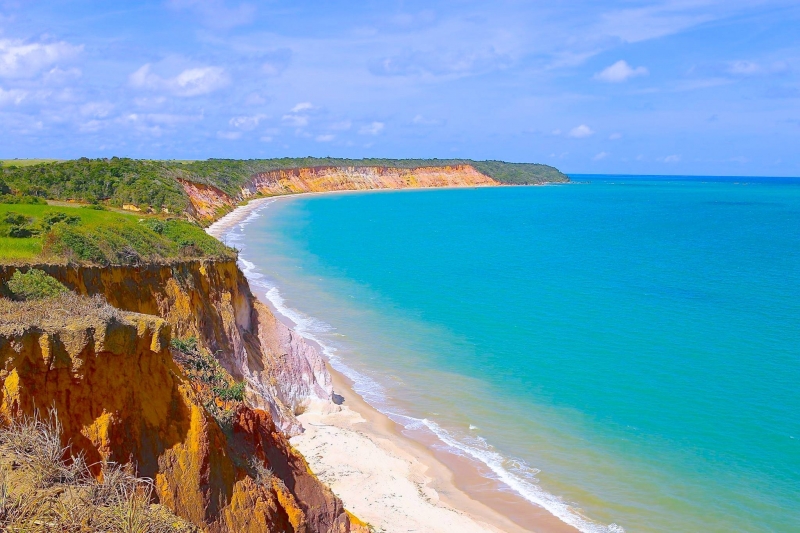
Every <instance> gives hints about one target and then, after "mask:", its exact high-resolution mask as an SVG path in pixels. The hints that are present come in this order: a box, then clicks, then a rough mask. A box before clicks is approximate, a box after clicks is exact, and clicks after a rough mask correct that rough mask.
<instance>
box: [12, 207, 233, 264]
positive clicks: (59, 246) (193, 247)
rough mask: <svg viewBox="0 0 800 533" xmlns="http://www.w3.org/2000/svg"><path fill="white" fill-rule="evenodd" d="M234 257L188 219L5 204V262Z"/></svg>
mask: <svg viewBox="0 0 800 533" xmlns="http://www.w3.org/2000/svg"><path fill="white" fill-rule="evenodd" d="M233 255H234V252H233V251H232V250H230V249H228V248H226V247H225V246H224V245H223V244H221V243H220V242H219V241H217V240H216V239H214V238H213V237H210V236H209V235H207V234H206V233H205V232H204V231H203V230H202V228H200V227H199V226H197V225H195V224H192V223H190V222H186V221H183V220H176V219H173V220H165V219H162V218H160V217H156V216H146V215H141V214H128V213H120V212H116V211H106V210H95V209H92V208H90V207H87V206H74V207H73V206H63V205H26V204H0V261H30V260H42V261H50V260H73V261H78V262H87V263H96V264H135V263H139V262H144V261H151V260H156V261H158V260H165V259H177V258H191V257H232V256H233Z"/></svg>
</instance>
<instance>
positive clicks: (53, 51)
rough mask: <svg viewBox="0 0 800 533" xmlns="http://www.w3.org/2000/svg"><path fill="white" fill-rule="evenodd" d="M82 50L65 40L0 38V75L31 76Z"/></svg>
mask: <svg viewBox="0 0 800 533" xmlns="http://www.w3.org/2000/svg"><path fill="white" fill-rule="evenodd" d="M82 50H83V45H79V46H75V45H72V44H70V43H67V42H65V41H60V42H56V43H25V42H24V41H20V40H14V39H0V77H2V78H31V77H33V76H36V75H37V74H39V73H40V72H41V71H42V70H45V69H47V68H51V67H53V66H54V65H55V64H56V63H58V62H60V61H64V60H68V59H72V58H73V57H75V56H76V55H78V54H79V53H80V52H81V51H82Z"/></svg>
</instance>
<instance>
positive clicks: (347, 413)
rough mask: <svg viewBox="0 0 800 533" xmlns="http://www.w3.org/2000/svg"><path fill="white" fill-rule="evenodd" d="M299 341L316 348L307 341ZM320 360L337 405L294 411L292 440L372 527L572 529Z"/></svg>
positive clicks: (237, 220)
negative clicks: (298, 431)
mask: <svg viewBox="0 0 800 533" xmlns="http://www.w3.org/2000/svg"><path fill="white" fill-rule="evenodd" d="M354 192H364V191H335V192H326V193H301V194H296V195H286V196H276V197H268V198H258V199H254V200H252V201H250V202H249V203H247V204H245V205H243V206H239V207H237V208H236V209H235V210H234V211H232V212H231V213H229V214H227V215H225V216H224V217H222V218H221V219H219V220H218V221H217V222H215V223H214V224H212V225H211V226H210V227H209V228H207V231H208V233H209V234H210V235H212V236H214V237H216V238H218V239H220V240H223V241H224V238H225V235H226V233H227V232H229V231H230V230H231V229H233V228H234V227H235V226H237V225H238V224H241V223H245V222H246V221H247V219H248V217H250V216H251V215H252V214H253V213H254V212H255V211H257V210H258V209H260V208H261V207H263V206H264V205H265V204H268V203H271V202H274V201H277V200H278V199H281V198H294V197H297V196H304V195H311V194H314V195H319V194H348V193H354ZM370 192H372V191H370ZM376 192H380V191H376ZM392 192H397V191H392ZM245 274H247V272H245ZM249 281H250V282H251V283H252V282H253V280H252V279H249ZM254 294H255V295H256V296H257V297H258V298H259V300H261V301H262V302H263V303H264V304H265V305H267V306H269V308H270V309H271V310H272V312H273V313H274V314H275V316H276V318H278V319H279V320H281V321H283V322H284V323H285V324H286V325H287V326H288V327H290V328H292V329H294V328H295V326H296V324H295V323H294V322H293V321H292V319H291V318H289V317H287V316H286V315H284V314H283V313H281V312H280V310H279V309H277V308H276V307H275V305H274V304H273V302H272V301H271V300H270V299H269V298H267V296H266V294H261V293H259V292H258V291H256V290H255V286H254ZM306 340H307V341H308V342H310V343H313V344H315V345H316V346H317V348H318V349H319V350H320V353H323V350H322V347H321V346H319V345H318V344H317V343H316V342H315V341H314V340H313V339H308V338H306ZM326 366H327V367H328V370H329V372H330V374H331V377H332V380H333V385H334V392H335V394H336V395H338V396H340V397H341V399H342V402H340V403H341V405H339V406H338V407H337V408H336V409H334V410H331V409H330V408H328V409H324V410H320V409H309V411H307V412H305V413H303V414H301V415H300V416H299V417H298V418H299V420H300V421H301V422H302V423H303V425H304V427H305V428H306V431H305V432H304V433H303V434H302V435H299V436H297V437H294V438H292V439H291V442H292V444H293V445H294V446H295V447H296V448H297V449H298V451H300V452H301V453H302V454H303V456H304V457H305V458H306V460H307V461H308V463H309V466H310V468H311V469H312V471H313V472H315V474H317V475H318V476H319V478H320V479H321V480H322V481H324V482H325V483H326V484H327V485H329V486H330V487H331V489H332V490H333V491H334V492H335V493H336V494H337V496H339V497H340V498H342V500H343V501H344V503H345V505H346V506H347V508H348V509H349V510H351V511H352V512H353V513H355V514H356V515H357V516H359V518H361V519H362V520H364V521H366V522H368V523H370V524H371V525H372V526H374V527H375V528H376V531H382V532H392V531H427V532H431V533H449V532H451V531H459V532H464V533H471V532H507V533H522V532H526V531H537V532H543V533H575V532H577V531H579V530H578V529H576V528H574V527H572V526H571V525H569V524H567V523H565V522H563V521H561V520H560V519H559V518H557V517H556V516H555V515H553V514H551V513H550V512H549V511H547V510H546V509H544V508H542V507H539V506H536V505H535V504H532V503H531V502H529V501H527V500H526V499H524V498H523V497H522V496H519V495H517V494H516V493H513V492H509V491H507V490H503V489H504V485H503V484H501V483H500V482H498V481H496V480H492V479H488V478H485V477H483V476H481V475H480V474H479V473H478V472H477V470H476V469H475V467H474V464H471V462H470V460H469V459H466V458H463V457H455V456H453V455H452V454H446V453H436V452H435V451H434V450H433V449H432V448H431V447H430V446H428V444H432V443H423V442H419V441H418V440H416V439H412V438H410V437H408V436H406V435H404V434H403V433H402V429H403V428H402V427H401V426H400V425H399V424H397V423H396V422H394V421H393V420H391V419H390V418H389V417H388V416H386V415H385V414H383V413H381V412H380V411H378V410H377V409H376V408H374V407H373V406H371V405H370V404H368V403H367V402H366V401H364V399H363V398H361V397H360V396H359V394H358V393H356V392H355V390H354V389H353V382H352V381H351V380H350V379H349V378H348V377H347V376H345V375H343V374H341V373H340V372H338V371H336V370H335V369H334V368H332V367H331V365H330V364H329V363H326ZM487 485H494V487H492V489H496V490H488V491H487ZM470 486H472V487H477V486H480V487H481V491H480V493H481V494H480V496H481V501H478V500H476V499H475V498H473V497H472V496H471V495H470V494H469V491H468V490H467V487H470ZM489 500H491V501H489Z"/></svg>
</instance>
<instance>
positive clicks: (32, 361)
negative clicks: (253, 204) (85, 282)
mask: <svg viewBox="0 0 800 533" xmlns="http://www.w3.org/2000/svg"><path fill="white" fill-rule="evenodd" d="M89 277H91V276H89ZM170 334H171V332H170V326H169V324H168V323H167V322H166V321H165V320H163V319H161V318H158V317H155V316H149V315H142V314H136V313H127V312H120V311H118V310H116V309H113V308H111V307H109V306H107V305H106V304H104V303H102V301H101V300H97V299H95V300H88V299H85V298H79V297H76V296H74V295H68V296H64V297H60V298H58V299H55V300H46V301H40V302H23V303H11V302H8V301H4V302H2V303H0V415H2V416H4V417H6V418H15V417H19V416H21V415H28V416H30V415H32V414H33V413H34V411H35V410H36V409H37V408H38V409H55V411H56V412H57V416H58V419H59V422H60V424H61V426H62V428H63V437H62V438H63V441H64V443H69V446H70V447H71V452H72V453H73V454H76V453H83V454H85V457H86V462H87V464H96V463H97V462H98V461H114V462H117V463H122V464H125V463H132V464H134V465H135V467H136V469H137V475H139V476H142V477H148V478H151V479H153V480H154V486H155V494H156V496H157V498H158V501H159V502H160V503H161V504H162V505H164V506H165V507H167V508H168V509H169V510H171V511H173V512H174V513H175V514H177V515H178V516H180V517H182V518H184V519H187V520H189V521H190V522H192V523H193V524H195V525H197V526H200V527H202V528H203V529H204V530H207V531H211V532H217V531H219V532H223V531H237V532H238V531H242V532H251V531H252V532H257V531H258V532H263V531H287V532H288V531H291V532H298V533H299V532H307V533H311V532H321V533H344V532H346V531H364V529H363V527H362V526H361V525H358V524H354V523H353V521H352V520H351V517H350V515H349V514H348V513H347V512H346V511H344V509H343V507H342V504H341V501H339V500H338V499H337V498H336V497H335V496H334V495H333V494H332V493H331V492H330V490H329V489H327V488H326V487H325V486H324V485H323V484H322V483H320V482H319V481H318V480H317V479H316V478H315V477H314V476H313V475H312V474H311V473H310V472H309V470H308V466H307V464H306V462H305V460H304V459H303V458H302V457H301V456H300V455H299V454H297V453H296V452H294V451H293V450H292V448H291V447H290V445H289V444H288V441H287V440H286V437H285V436H284V435H283V434H282V433H281V432H280V431H279V430H278V429H277V428H276V427H275V425H274V424H273V423H272V421H271V417H270V415H269V414H268V413H266V412H264V411H260V410H258V409H252V408H250V407H247V406H245V405H243V404H240V405H238V406H236V407H235V409H234V410H233V413H232V417H231V420H230V422H229V427H221V425H220V423H218V421H217V420H216V419H215V418H214V417H213V416H211V415H210V414H209V412H208V411H207V410H206V408H205V407H204V404H203V402H202V401H201V400H200V397H199V394H198V390H197V388H196V387H195V386H194V385H193V383H191V382H190V381H189V380H188V379H187V378H186V376H185V374H183V372H182V371H181V369H180V368H179V367H178V366H177V365H176V364H175V362H174V361H173V358H172V355H171V353H170V350H169V343H170Z"/></svg>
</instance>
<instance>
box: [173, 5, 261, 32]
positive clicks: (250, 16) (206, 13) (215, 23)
mask: <svg viewBox="0 0 800 533" xmlns="http://www.w3.org/2000/svg"><path fill="white" fill-rule="evenodd" d="M167 6H169V7H170V8H172V9H175V10H188V11H191V12H193V13H195V14H196V15H197V16H198V17H199V18H200V20H201V21H202V22H203V24H205V25H206V26H209V27H211V28H217V29H230V28H234V27H236V26H242V25H245V24H250V23H251V22H253V20H254V19H255V15H256V6H254V5H253V4H250V3H242V4H239V5H237V6H235V7H228V5H227V4H226V2H225V1H224V0H169V1H168V2H167Z"/></svg>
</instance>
